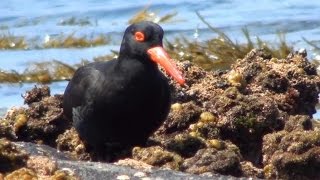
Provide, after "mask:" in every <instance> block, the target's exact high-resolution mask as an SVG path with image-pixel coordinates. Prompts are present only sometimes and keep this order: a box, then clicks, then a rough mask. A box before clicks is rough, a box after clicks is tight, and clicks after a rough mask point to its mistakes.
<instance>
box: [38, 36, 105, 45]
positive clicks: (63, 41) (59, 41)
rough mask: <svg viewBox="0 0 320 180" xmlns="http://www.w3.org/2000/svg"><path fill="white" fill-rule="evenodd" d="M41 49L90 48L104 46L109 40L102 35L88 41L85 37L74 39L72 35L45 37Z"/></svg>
mask: <svg viewBox="0 0 320 180" xmlns="http://www.w3.org/2000/svg"><path fill="white" fill-rule="evenodd" d="M47 37H48V38H46V40H45V42H44V44H43V47H44V48H75V47H76V48H83V47H91V46H99V45H105V44H107V43H108V42H109V38H108V37H107V36H105V35H103V34H100V35H99V36H97V37H95V38H93V39H90V38H87V36H82V37H76V36H75V34H74V33H72V34H70V35H67V36H65V35H63V34H61V35H60V36H57V37H53V38H51V37H50V36H47Z"/></svg>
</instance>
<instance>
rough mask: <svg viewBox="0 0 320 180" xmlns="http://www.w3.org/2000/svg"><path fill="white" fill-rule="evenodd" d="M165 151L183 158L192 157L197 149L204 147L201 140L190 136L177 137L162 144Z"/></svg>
mask: <svg viewBox="0 0 320 180" xmlns="http://www.w3.org/2000/svg"><path fill="white" fill-rule="evenodd" d="M164 145H165V147H166V149H168V150H169V151H173V152H176V153H177V154H179V155H180V156H183V157H191V156H193V155H194V154H195V153H196V152H197V151H198V150H199V149H202V148H204V147H205V146H206V144H205V142H203V140H202V139H200V138H197V137H193V136H190V135H186V134H185V135H177V136H175V138H173V139H170V140H168V141H167V142H165V143H164Z"/></svg>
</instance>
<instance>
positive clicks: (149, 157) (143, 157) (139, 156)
mask: <svg viewBox="0 0 320 180" xmlns="http://www.w3.org/2000/svg"><path fill="white" fill-rule="evenodd" d="M132 157H133V159H135V160H138V161H142V162H145V163H147V164H150V165H152V166H158V167H166V168H170V169H175V170H177V169H179V167H180V165H181V163H182V158H181V157H180V156H179V155H177V154H175V153H172V152H169V151H166V150H164V149H163V148H161V147H159V146H154V147H147V148H141V147H135V148H134V149H133V151H132Z"/></svg>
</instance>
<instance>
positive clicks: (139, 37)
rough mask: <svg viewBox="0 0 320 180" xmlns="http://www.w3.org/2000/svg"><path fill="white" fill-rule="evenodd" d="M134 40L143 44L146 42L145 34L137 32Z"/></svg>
mask: <svg viewBox="0 0 320 180" xmlns="http://www.w3.org/2000/svg"><path fill="white" fill-rule="evenodd" d="M134 38H135V39H136V41H139V42H143V41H144V40H145V37H144V34H143V32H141V31H137V32H136V33H134Z"/></svg>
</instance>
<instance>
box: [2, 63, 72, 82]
mask: <svg viewBox="0 0 320 180" xmlns="http://www.w3.org/2000/svg"><path fill="white" fill-rule="evenodd" d="M75 69H76V68H74V67H72V66H70V65H68V64H65V63H63V62H61V61H57V60H53V61H50V62H39V63H32V64H30V65H29V66H28V67H27V69H26V70H25V71H24V72H23V73H18V72H16V71H0V82H2V83H21V82H38V83H42V84H48V83H51V82H53V81H62V80H66V79H70V78H71V77H72V74H73V73H74V71H75Z"/></svg>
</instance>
